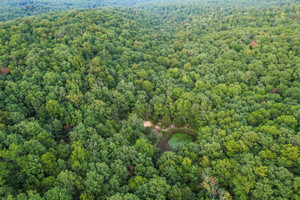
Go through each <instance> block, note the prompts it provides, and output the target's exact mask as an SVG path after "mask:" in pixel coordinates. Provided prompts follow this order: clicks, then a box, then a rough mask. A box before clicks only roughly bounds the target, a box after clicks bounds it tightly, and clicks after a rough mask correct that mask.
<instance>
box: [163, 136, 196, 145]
mask: <svg viewBox="0 0 300 200" xmlns="http://www.w3.org/2000/svg"><path fill="white" fill-rule="evenodd" d="M193 139H194V138H193V136H191V135H189V134H186V133H173V134H172V135H171V137H170V138H169V140H168V144H169V145H170V146H171V147H173V148H175V147H178V146H184V145H188V144H189V143H190V142H192V141H193Z"/></svg>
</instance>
